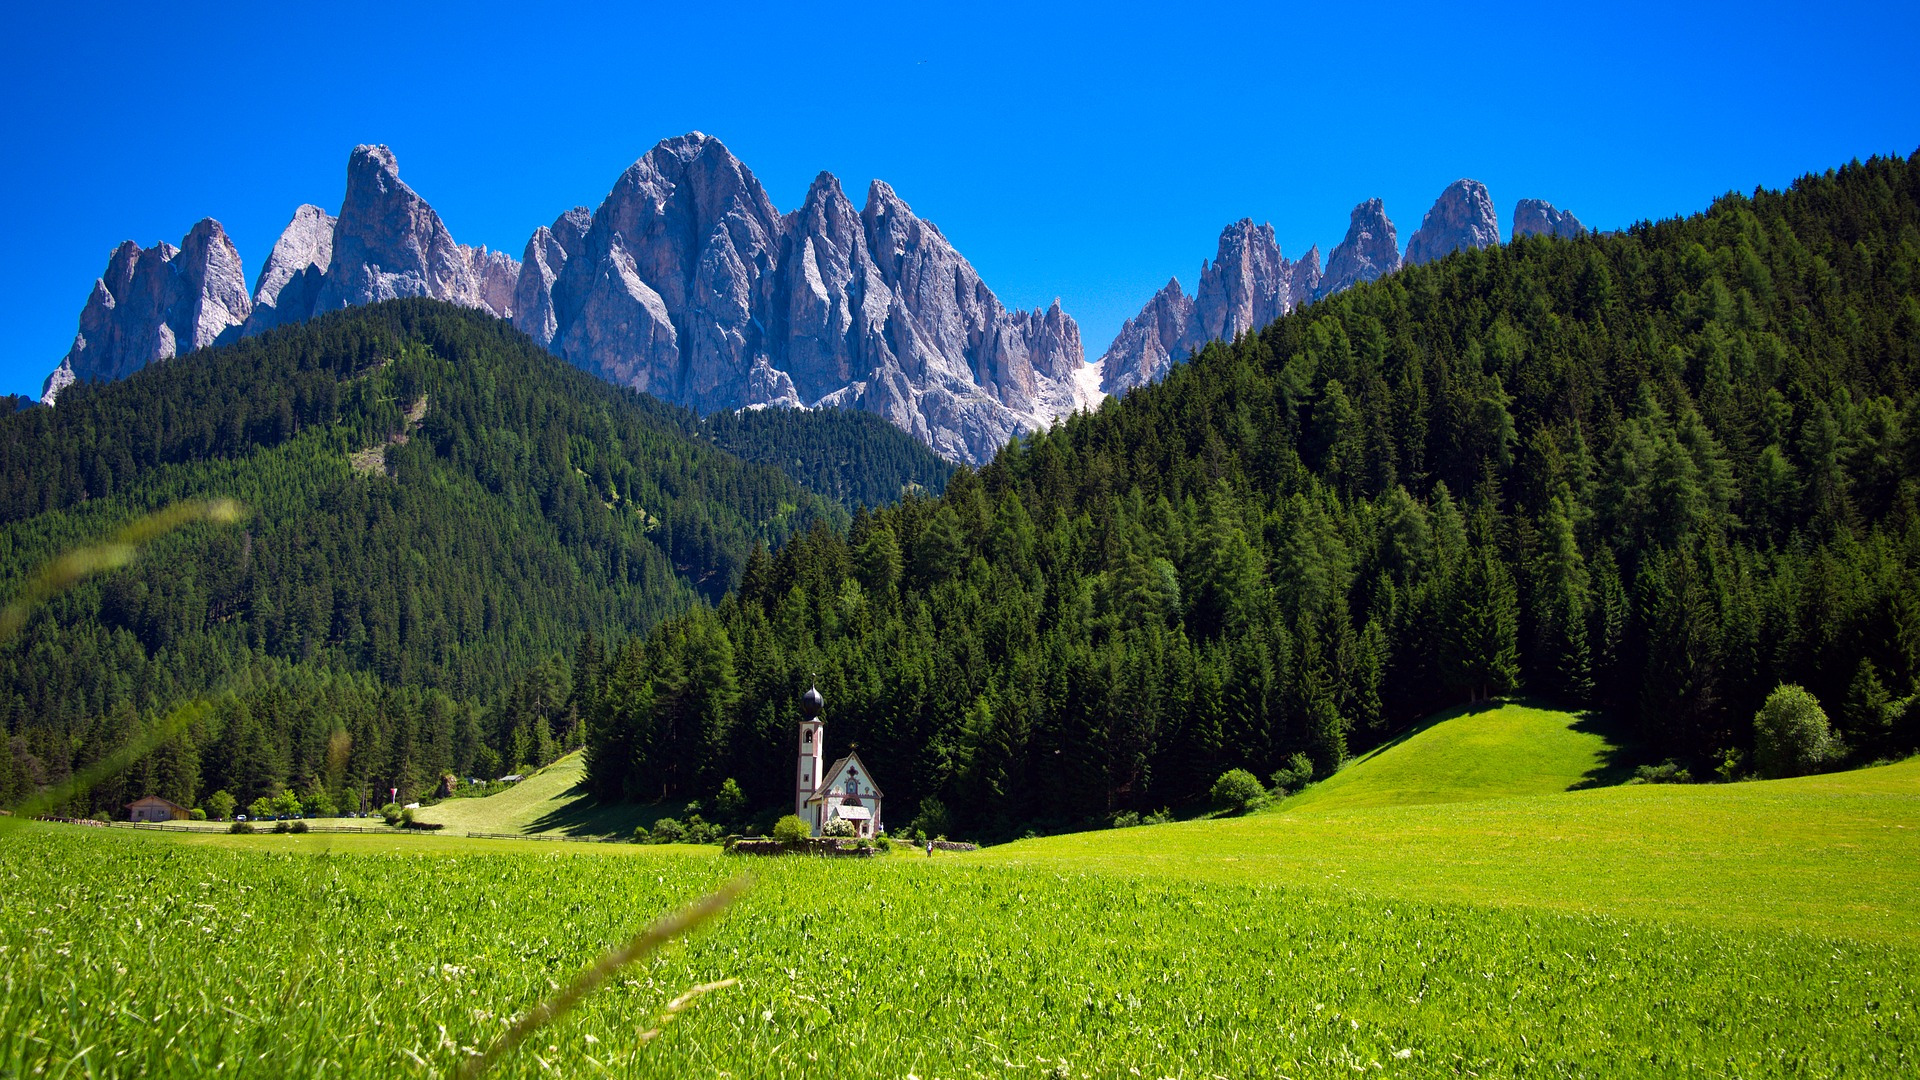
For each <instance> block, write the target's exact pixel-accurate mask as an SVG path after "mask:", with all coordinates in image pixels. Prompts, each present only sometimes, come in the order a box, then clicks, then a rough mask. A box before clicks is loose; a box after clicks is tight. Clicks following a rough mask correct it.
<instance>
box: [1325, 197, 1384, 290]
mask: <svg viewBox="0 0 1920 1080" xmlns="http://www.w3.org/2000/svg"><path fill="white" fill-rule="evenodd" d="M1398 269H1400V238H1399V235H1398V234H1397V233H1396V232H1395V231H1394V227H1393V221H1392V219H1390V218H1388V217H1387V207H1386V204H1385V203H1382V202H1381V201H1380V200H1379V199H1368V200H1366V201H1365V202H1363V203H1361V204H1360V205H1358V206H1356V207H1354V208H1353V210H1352V212H1351V213H1349V214H1348V215H1347V234H1346V236H1344V237H1343V238H1341V240H1340V242H1339V243H1338V244H1335V245H1334V247H1333V250H1332V251H1330V252H1328V253H1327V271H1326V274H1325V276H1324V277H1322V279H1321V281H1320V290H1319V293H1318V295H1320V296H1331V295H1333V294H1334V293H1337V292H1340V291H1341V290H1343V289H1350V288H1352V287H1353V286H1355V285H1358V284H1360V283H1361V282H1363V281H1374V280H1377V279H1379V278H1380V277H1381V276H1382V275H1385V274H1391V273H1393V272H1394V271H1395V270H1398Z"/></svg>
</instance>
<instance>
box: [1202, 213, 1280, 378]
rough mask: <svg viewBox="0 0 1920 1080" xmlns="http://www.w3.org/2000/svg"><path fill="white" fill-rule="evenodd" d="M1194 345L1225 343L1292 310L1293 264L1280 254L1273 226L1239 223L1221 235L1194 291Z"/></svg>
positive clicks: (1250, 221) (1223, 231) (1229, 227)
mask: <svg viewBox="0 0 1920 1080" xmlns="http://www.w3.org/2000/svg"><path fill="white" fill-rule="evenodd" d="M1193 309H1194V326H1193V330H1194V331H1196V332H1197V334H1198V340H1197V341H1195V342H1193V345H1194V347H1196V348H1197V347H1198V346H1199V345H1203V344H1205V343H1206V342H1208V341H1211V340H1215V339H1219V340H1229V339H1231V338H1233V337H1235V336H1237V335H1239V334H1242V333H1245V332H1246V331H1248V330H1254V329H1258V328H1259V327H1262V326H1265V325H1267V324H1268V323H1270V322H1272V321H1273V320H1275V319H1277V318H1279V317H1280V316H1282V315H1285V314H1286V313H1287V312H1289V311H1292V310H1293V264H1292V263H1290V262H1288V261H1287V260H1286V257H1285V256H1283V255H1281V254H1280V245H1279V244H1277V243H1275V242H1274V239H1273V226H1272V225H1255V224H1254V223H1253V219H1252V218H1241V219H1240V220H1239V221H1236V222H1234V223H1233V224H1232V225H1229V226H1227V227H1226V228H1225V229H1222V230H1221V232H1220V244H1219V247H1218V249H1217V250H1216V251H1215V253H1214V258H1213V265H1212V267H1211V268H1209V267H1207V266H1206V265H1205V264H1202V266H1201V270H1200V285H1199V288H1198V289H1196V290H1195V295H1194V301H1193Z"/></svg>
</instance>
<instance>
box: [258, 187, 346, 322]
mask: <svg viewBox="0 0 1920 1080" xmlns="http://www.w3.org/2000/svg"><path fill="white" fill-rule="evenodd" d="M333 226H334V218H333V215H332V214H329V213H327V212H326V211H325V210H323V209H321V208H320V207H318V206H314V205H312V204H310V203H309V204H304V205H302V206H300V207H299V208H297V209H295V210H294V212H293V220H291V221H289V222H287V227H286V228H285V229H282V230H281V231H280V238H279V239H278V240H276V241H274V244H273V251H272V253H270V254H269V255H268V256H267V261H266V265H264V266H262V267H261V268H260V278H259V280H258V281H257V282H256V283H255V284H254V288H253V315H252V316H251V317H250V318H249V319H248V320H247V327H246V332H247V333H249V334H257V333H259V332H261V331H263V330H271V329H273V328H274V327H276V326H281V325H285V324H288V323H297V322H302V321H304V320H305V319H307V318H308V317H309V316H310V315H312V314H313V302H314V300H315V299H316V298H317V297H318V296H319V295H320V285H321V282H322V281H323V280H324V279H325V278H326V275H327V267H328V266H329V265H330V264H331V263H332V262H333Z"/></svg>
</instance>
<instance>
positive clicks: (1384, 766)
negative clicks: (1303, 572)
mask: <svg viewBox="0 0 1920 1080" xmlns="http://www.w3.org/2000/svg"><path fill="white" fill-rule="evenodd" d="M1474 720H1475V717H1473V716H1461V717H1455V718H1451V719H1448V720H1446V721H1445V722H1444V723H1442V724H1439V725H1436V726H1435V728H1431V729H1428V731H1427V732H1423V733H1421V735H1419V736H1415V737H1414V738H1410V739H1407V740H1405V741H1403V742H1402V743H1401V744H1400V745H1399V746H1398V747H1396V748H1395V749H1393V750H1391V751H1389V752H1388V753H1384V754H1381V755H1378V756H1376V757H1375V758H1374V759H1373V761H1372V762H1371V766H1372V768H1373V770H1374V772H1373V776H1374V777H1375V779H1374V780H1372V781H1369V782H1368V783H1367V784H1360V783H1358V782H1356V781H1353V780H1348V781H1347V783H1346V784H1344V785H1342V788H1344V789H1345V793H1344V794H1342V789H1341V788H1331V785H1329V787H1330V788H1331V790H1329V791H1326V792H1322V793H1320V794H1321V797H1320V798H1319V799H1317V800H1308V799H1304V798H1302V799H1298V800H1295V801H1294V802H1290V803H1288V804H1287V805H1284V806H1282V807H1281V808H1279V809H1278V810H1277V811H1275V812H1271V813H1266V814H1257V815H1254V816H1252V817H1248V818H1241V819H1233V820H1225V821H1211V822H1193V823H1186V824H1175V825H1162V826H1151V827H1143V828H1134V829H1124V830H1110V831H1107V832H1101V833H1092V834H1081V835H1078V836H1069V837H1054V838H1048V839H1043V840H1034V841H1027V842H1023V843H1020V844H1014V845H1008V846H1006V847H1002V848H995V849H990V850H988V851H984V852H981V853H978V854H976V855H941V856H938V857H935V858H931V859H929V858H926V857H925V856H922V855H918V854H897V855H895V856H893V857H891V858H886V859H878V860H871V861H862V862H843V861H821V860H806V859H776V860H750V859H734V858H729V857H726V856H722V855H720V854H718V853H717V851H716V849H714V848H695V847H679V846H667V847H640V846H630V845H607V844H562V843H547V842H539V841H532V840H520V841H489V840H469V839H464V838H453V837H445V836H415V835H395V836H330V835H324V834H314V835H308V836H271V835H262V836H227V835H222V834H193V835H169V834H152V833H132V832H123V831H109V830H91V829H78V828H73V827H59V826H27V827H24V828H14V829H12V830H9V831H7V832H5V833H0V882H4V887H3V888H0V987H3V993H0V1076H14V1075H19V1076H27V1075H36V1074H37V1075H48V1076H60V1075H74V1076H81V1075H97V1076H106V1075H113V1076H123V1075H142V1074H145V1075H188V1074H192V1075H198V1074H202V1073H207V1072H212V1071H214V1070H215V1069H216V1068H220V1069H222V1070H223V1071H228V1072H235V1073H238V1074H240V1075H315V1076H394V1075H418V1076H429V1075H446V1074H448V1072H449V1071H450V1069H452V1068H453V1066H454V1065H455V1064H456V1062H457V1061H458V1060H459V1059H460V1058H461V1056H462V1055H463V1054H464V1053H465V1052H466V1051H465V1049H464V1048H467V1047H477V1046H481V1045H484V1044H485V1042H486V1041H487V1040H489V1039H490V1038H491V1037H492V1036H493V1035H495V1034H496V1033H498V1032H499V1031H500V1030H501V1029H502V1028H503V1027H504V1025H505V1024H506V1023H507V1022H508V1020H509V1018H510V1017H511V1016H513V1015H514V1014H515V1013H517V1012H519V1011H522V1010H525V1009H526V1008H528V1007H530V1006H531V1005H533V1004H534V1003H535V1002H537V1001H538V1000H540V999H541V997H543V996H544V995H546V994H548V993H550V992H551V988H552V986H553V985H554V984H556V983H558V982H561V981H563V980H565V979H567V978H568V977H570V976H571V975H572V974H573V973H574V972H576V971H577V970H579V969H580V968H581V967H582V966H584V965H585V964H587V963H588V962H590V961H591V959H592V958H593V957H594V955H595V954H596V953H597V952H598V951H599V950H600V949H602V948H604V947H606V946H607V945H609V944H611V943H613V942H615V941H617V940H620V939H622V938H623V937H624V936H625V935H627V934H630V933H631V932H633V931H634V930H636V929H637V928H638V927H640V926H641V925H644V924H645V923H646V922H647V921H648V920H649V919H651V918H653V917H654V916H656V915H657V914H659V913H661V912H663V911H664V910H666V909H668V908H670V907H672V906H674V905H677V904H680V903H683V902H685V901H687V900H689V899H691V898H693V897H695V896H697V895H700V894H701V893H702V892H704V891H706V890H709V889H711V888H713V887H714V886H716V885H717V884H718V883H719V882H721V881H724V880H726V879H727V878H729V877H731V876H733V875H735V874H737V873H740V872H742V871H747V872H750V873H751V874H752V876H753V878H754V884H753V887H752V888H751V890H750V891H749V892H748V894H747V895H746V896H745V897H744V898H743V899H742V900H741V901H740V902H739V903H738V904H737V905H736V907H735V908H734V910H733V911H731V912H730V913H729V914H728V916H727V917H726V918H725V919H724V920H723V921H722V922H721V923H719V924H718V925H716V926H714V927H712V928H710V929H708V930H706V931H703V932H701V933H700V934H698V935H697V936H696V937H695V938H693V939H692V940H690V941H688V942H686V943H684V944H682V945H678V946H675V947H673V948H671V949H669V950H668V951H667V952H664V953H662V954H659V955H657V956H654V957H650V958H648V959H647V960H644V961H642V962H641V963H640V964H637V965H635V966H634V967H633V968H631V969H629V970H628V971H627V972H626V973H625V974H624V975H623V976H622V977H620V978H618V979H616V980H615V981H614V982H613V983H612V984H611V985H610V986H609V988H608V989H606V990H604V991H603V992H601V993H600V994H598V995H595V996H594V997H592V998H590V999H589V1000H588V1002H587V1004H586V1005H585V1006H584V1007H583V1008H582V1010H581V1011H580V1012H579V1013H577V1014H576V1015H575V1016H574V1017H572V1018H570V1019H568V1020H566V1021H565V1022H563V1023H562V1024H560V1025H559V1026H557V1027H555V1028H552V1029H549V1030H548V1031H547V1032H544V1033H543V1034H542V1035H541V1036H540V1038H538V1039H537V1040H536V1042H535V1043H533V1044H530V1045H529V1046H527V1047H523V1048H522V1050H521V1051H520V1052H519V1053H518V1054H517V1055H516V1056H515V1057H514V1058H513V1059H512V1060H511V1061H509V1062H508V1063H507V1065H506V1067H505V1068H503V1069H502V1073H503V1074H504V1075H514V1076H534V1075H546V1074H548V1073H551V1074H554V1075H568V1076H574V1075H585V1076H597V1075H616V1076H738V1077H745V1076H752V1077H787V1076H792V1077H799V1076H808V1077H815V1076H822V1075H829V1076H831V1075H861V1076H884V1077H902V1076H909V1075H911V1076H915V1077H918V1078H920V1080H933V1078H935V1077H942V1078H945V1077H976V1076H994V1077H1009V1076H1011V1077H1018V1076H1030V1077H1044V1076H1097V1077H1105V1076H1131V1075H1134V1074H1135V1073H1136V1072H1137V1073H1138V1075H1141V1076H1153V1077H1183V1078H1184V1077H1193V1078H1201V1077H1210V1076H1228V1077H1242V1076H1263V1077H1264V1076H1276V1075H1277V1076H1287V1077H1296V1078H1298V1077H1306V1076H1330V1075H1345V1074H1349V1073H1354V1072H1368V1073H1375V1072H1377V1073H1380V1074H1383V1075H1389V1076H1465V1075H1469V1074H1472V1075H1479V1076H1595V1077H1604V1076H1620V1075H1659V1076H1668V1075H1674V1076H1679V1075H1685V1076H1696V1075H1697V1076H1776V1075H1777V1076H1831V1075H1843V1074H1845V1075H1861V1076H1899V1075H1913V1074H1914V1073H1915V1072H1916V1071H1917V1070H1920V1011H1917V1010H1920V880H1917V879H1916V876H1915V874H1916V872H1915V870H1914V867H1915V866H1916V865H1920V844H1916V840H1915V834H1916V832H1920V762H1908V763H1905V764H1901V765H1896V766H1890V767H1886V768H1881V769H1873V770H1864V771H1861V772H1856V773H1848V774H1839V775H1835V776H1828V777H1816V778H1805V779H1801V780H1790V781H1775V782H1769V783H1755V784H1739V785H1728V786H1713V787H1704V786H1703V787H1685V788H1675V787H1648V786H1636V787H1624V788H1608V789H1599V790H1579V791H1572V792H1566V791H1564V790H1562V791H1561V793H1559V794H1522V795H1505V796H1502V797H1499V798H1493V799H1489V800H1485V801H1479V802H1470V801H1465V800H1464V799H1456V800H1454V801H1448V802H1410V801H1406V799H1405V798H1401V797H1394V798H1382V797H1380V793H1379V792H1378V791H1375V792H1368V791H1367V790H1366V788H1367V787H1369V786H1378V787H1383V788H1384V787H1389V786H1390V787H1392V788H1393V789H1395V790H1398V791H1400V792H1402V793H1403V795H1405V794H1406V793H1409V792H1413V791H1415V790H1425V787H1423V785H1421V784H1419V783H1414V784H1411V785H1410V784H1408V783H1407V782H1406V779H1407V778H1408V776H1409V773H1408V772H1407V770H1406V768H1405V766H1406V764H1407V763H1406V762H1404V761H1395V760H1393V759H1394V758H1395V756H1396V755H1400V754H1407V755H1412V754H1427V753H1432V752H1434V751H1436V750H1438V751H1439V755H1440V756H1441V757H1445V756H1446V755H1449V754H1452V755H1456V756H1457V755H1458V754H1459V753H1460V751H1458V750H1457V747H1458V746H1460V745H1462V743H1461V741H1460V740H1462V739H1466V738H1469V737H1476V736H1477V735H1478V734H1479V732H1472V731H1464V730H1463V731H1458V732H1450V731H1446V730H1444V729H1445V728H1446V726H1447V725H1450V724H1463V725H1464V724H1470V723H1472V722H1473V721H1474ZM1501 722H1502V723H1507V722H1509V721H1507V720H1502V721H1501ZM1555 722H1558V723H1560V724H1561V726H1562V728H1563V729H1565V728H1566V727H1567V726H1569V725H1570V724H1571V721H1570V720H1569V719H1568V718H1564V717H1563V718H1561V719H1560V720H1559V721H1555ZM1511 723H1513V724H1515V725H1518V726H1517V727H1516V728H1515V730H1518V731H1522V732H1526V731H1535V733H1536V734H1538V733H1539V731H1538V730H1536V729H1542V728H1544V727H1545V726H1546V725H1547V723H1548V720H1546V719H1543V718H1541V717H1531V718H1529V717H1526V716H1516V717H1513V718H1511ZM1530 725H1531V726H1530ZM1480 730H1481V731H1484V730H1485V729H1484V728H1482V729H1480ZM1572 734H1574V735H1580V734H1583V733H1581V732H1578V731H1574V732H1572ZM1423 737H1425V738H1426V741H1425V742H1422V741H1421V740H1422V738H1423ZM1542 738H1543V739H1544V740H1545V741H1546V742H1548V743H1553V742H1554V741H1555V740H1554V738H1553V737H1551V736H1545V735H1543V736H1542ZM1436 740H1437V741H1436ZM1449 746H1452V747H1455V748H1456V749H1452V750H1449V749H1447V748H1448V747H1449ZM1522 756H1523V757H1524V755H1522ZM1576 756H1577V755H1574V754H1572V753H1568V754H1566V755H1563V758H1564V760H1562V761H1561V763H1560V764H1557V765H1554V766H1553V767H1552V768H1551V769H1547V768H1542V769H1539V770H1537V772H1538V774H1539V775H1541V776H1545V775H1548V774H1552V775H1555V776H1559V777H1560V778H1562V779H1563V780H1565V779H1568V778H1571V780H1570V781H1569V782H1570V783H1578V781H1579V778H1580V777H1583V776H1585V775H1586V770H1585V769H1584V768H1581V767H1578V765H1577V762H1575V761H1574V760H1573V759H1574V758H1575V757H1576ZM1356 768H1358V767H1356ZM1519 771H1535V770H1533V769H1532V766H1531V765H1528V766H1527V768H1526V769H1524V770H1519ZM1512 772H1513V771H1512V770H1510V771H1509V775H1507V776H1506V777H1505V778H1502V777H1500V776H1491V775H1490V776H1489V777H1488V779H1487V781H1486V786H1487V788H1488V789H1489V790H1505V789H1506V788H1507V786H1508V785H1509V784H1512V783H1520V781H1519V780H1518V779H1515V778H1514V777H1513V776H1512V775H1511V773H1512ZM1354 775H1355V776H1360V777H1363V778H1364V776H1365V775H1366V774H1362V773H1359V772H1357V771H1356V773H1355V774H1354ZM1395 777H1399V778H1400V779H1395ZM1529 782H1531V781H1529ZM1565 786H1568V785H1567V784H1562V785H1561V787H1562V788H1564V787H1565ZM1426 787H1434V786H1432V785H1427V786H1426ZM1439 787H1444V785H1440V786H1439ZM1437 789H1438V788H1437V787H1435V790H1437ZM516 790H518V789H516ZM1453 790H1454V791H1455V792H1456V793H1458V792H1459V790H1460V789H1459V786H1458V785H1455V786H1454V788H1453ZM508 794H511V793H508ZM1335 796H1339V798H1337V799H1336V798H1335ZM503 797H504V796H495V797H494V798H503ZM1408 797H1412V796H1408ZM1420 797H1422V798H1424V797H1427V796H1420ZM487 801H491V800H487ZM729 977H730V978H737V979H739V980H740V983H739V985H737V986H733V987H730V988H728V989H726V990H722V991H719V992H717V993H715V994H714V995H712V996H710V997H709V998H707V999H705V1000H704V1001H703V1002H702V1003H701V1004H699V1005H697V1006H696V1007H694V1008H693V1009H692V1010H691V1011H690V1012H688V1013H686V1014H684V1015H683V1016H681V1017H680V1018H679V1019H678V1020H677V1021H675V1022H674V1023H672V1024H670V1025H667V1026H666V1027H665V1028H664V1033H663V1034H662V1035H661V1036H660V1037H659V1038H658V1039H657V1040H655V1041H653V1042H651V1043H644V1044H643V1041H642V1039H641V1032H643V1031H645V1030H647V1029H648V1028H650V1027H652V1026H654V1024H655V1018H656V1016H657V1014H658V1012H659V1010H660V1009H661V1008H662V1007H663V1006H664V1005H665V1003H666V1002H667V1001H668V1000H670V999H671V998H673V997H674V996H675V995H676V994H678V993H680V992H682V991H683V990H685V989H686V988H687V987H689V986H692V985H694V984H697V983H701V982H706V981H710V980H714V979H719V978H729Z"/></svg>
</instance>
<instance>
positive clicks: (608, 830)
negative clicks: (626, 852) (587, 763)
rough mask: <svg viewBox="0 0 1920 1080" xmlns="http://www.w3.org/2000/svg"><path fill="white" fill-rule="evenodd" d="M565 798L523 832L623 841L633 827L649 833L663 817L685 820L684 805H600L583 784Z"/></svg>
mask: <svg viewBox="0 0 1920 1080" xmlns="http://www.w3.org/2000/svg"><path fill="white" fill-rule="evenodd" d="M565 795H566V798H567V801H566V802H564V803H562V804H560V805H559V806H557V807H555V808H553V809H552V810H549V811H547V812H546V813H545V814H542V815H541V816H540V817H538V818H536V819H534V820H533V821H530V822H528V823H527V825H526V830H525V831H526V832H528V833H559V834H560V835H562V836H581V837H587V836H595V837H597V836H612V837H618V838H621V839H624V838H626V837H629V836H632V835H633V830H634V827H635V826H636V825H645V826H646V827H647V828H649V829H651V828H653V823H654V822H656V821H659V820H660V819H661V818H663V817H671V818H681V819H684V818H685V817H686V814H685V806H686V804H685V803H653V804H648V805H640V804H637V803H603V802H599V801H596V800H595V799H594V797H593V796H592V795H590V794H588V793H587V788H586V785H585V784H575V785H574V786H573V787H571V788H568V789H567V791H566V792H565Z"/></svg>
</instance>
